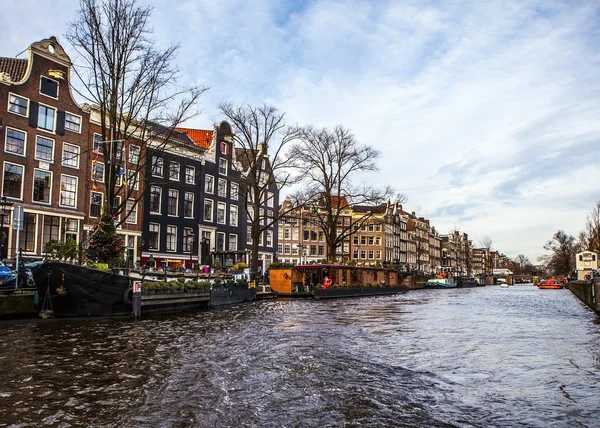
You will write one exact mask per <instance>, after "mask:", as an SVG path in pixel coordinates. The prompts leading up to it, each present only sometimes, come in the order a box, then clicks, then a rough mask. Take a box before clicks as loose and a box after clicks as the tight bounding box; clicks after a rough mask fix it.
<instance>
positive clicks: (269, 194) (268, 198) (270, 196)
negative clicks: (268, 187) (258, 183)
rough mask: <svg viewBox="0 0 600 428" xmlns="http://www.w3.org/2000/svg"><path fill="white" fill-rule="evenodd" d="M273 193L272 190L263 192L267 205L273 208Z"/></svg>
mask: <svg viewBox="0 0 600 428" xmlns="http://www.w3.org/2000/svg"><path fill="white" fill-rule="evenodd" d="M274 196H275V195H274V194H273V193H272V192H265V201H266V203H267V206H268V207H271V208H273V200H274V199H275V197H274Z"/></svg>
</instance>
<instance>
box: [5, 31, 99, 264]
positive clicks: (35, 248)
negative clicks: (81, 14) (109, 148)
mask: <svg viewBox="0 0 600 428" xmlns="http://www.w3.org/2000/svg"><path fill="white" fill-rule="evenodd" d="M70 78H71V60H70V58H69V56H68V55H67V54H66V52H65V51H64V49H63V47H62V46H61V45H60V44H59V43H58V41H57V39H56V38H55V37H50V38H48V39H44V40H40V41H38V42H35V43H33V44H32V45H31V46H29V48H28V58H27V59H17V58H0V141H2V150H1V153H2V157H1V166H2V195H3V196H5V197H6V198H7V200H9V201H11V202H12V203H13V204H14V205H13V210H14V207H16V206H21V207H22V209H23V212H24V216H23V226H22V230H20V231H19V242H17V239H16V235H17V233H16V230H13V228H12V227H10V226H11V223H12V215H5V216H4V219H3V220H4V224H2V225H1V230H0V232H1V233H0V237H1V239H2V241H3V242H2V245H1V247H2V248H3V250H2V254H0V257H2V258H5V257H10V258H13V257H15V255H16V252H17V251H18V249H21V250H22V255H23V257H24V258H29V259H40V258H42V257H43V254H44V246H45V245H46V244H47V243H49V242H51V241H64V240H66V239H67V238H68V237H71V238H73V239H74V240H75V241H77V242H79V241H80V240H81V235H82V226H83V223H84V220H85V218H86V211H87V210H86V186H87V183H86V179H87V175H86V172H87V168H88V165H87V162H86V158H85V156H82V155H83V154H84V153H87V151H88V150H89V140H88V135H89V131H88V124H89V109H87V108H85V106H83V107H82V106H80V105H79V104H78V103H77V102H76V101H75V99H74V98H73V96H72V93H71V89H70Z"/></svg>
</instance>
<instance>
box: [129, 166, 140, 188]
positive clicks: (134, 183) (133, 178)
mask: <svg viewBox="0 0 600 428" xmlns="http://www.w3.org/2000/svg"><path fill="white" fill-rule="evenodd" d="M139 183H140V180H139V179H138V174H137V172H135V171H132V170H130V169H128V170H127V187H129V189H130V190H131V189H133V190H138V189H139V187H140V186H139Z"/></svg>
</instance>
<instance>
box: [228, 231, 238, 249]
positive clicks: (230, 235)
mask: <svg viewBox="0 0 600 428" xmlns="http://www.w3.org/2000/svg"><path fill="white" fill-rule="evenodd" d="M231 238H235V248H231ZM237 244H238V236H237V234H235V233H230V234H229V240H228V241H227V249H228V250H229V251H237V249H238V245H237Z"/></svg>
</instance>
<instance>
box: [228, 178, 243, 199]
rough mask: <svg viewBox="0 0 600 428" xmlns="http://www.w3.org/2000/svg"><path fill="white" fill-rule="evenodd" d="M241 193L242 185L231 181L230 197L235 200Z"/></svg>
mask: <svg viewBox="0 0 600 428" xmlns="http://www.w3.org/2000/svg"><path fill="white" fill-rule="evenodd" d="M239 193H240V187H239V185H238V184H237V183H233V182H232V183H231V185H230V188H229V197H230V198H231V199H234V200H236V201H237V200H238V197H239Z"/></svg>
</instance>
